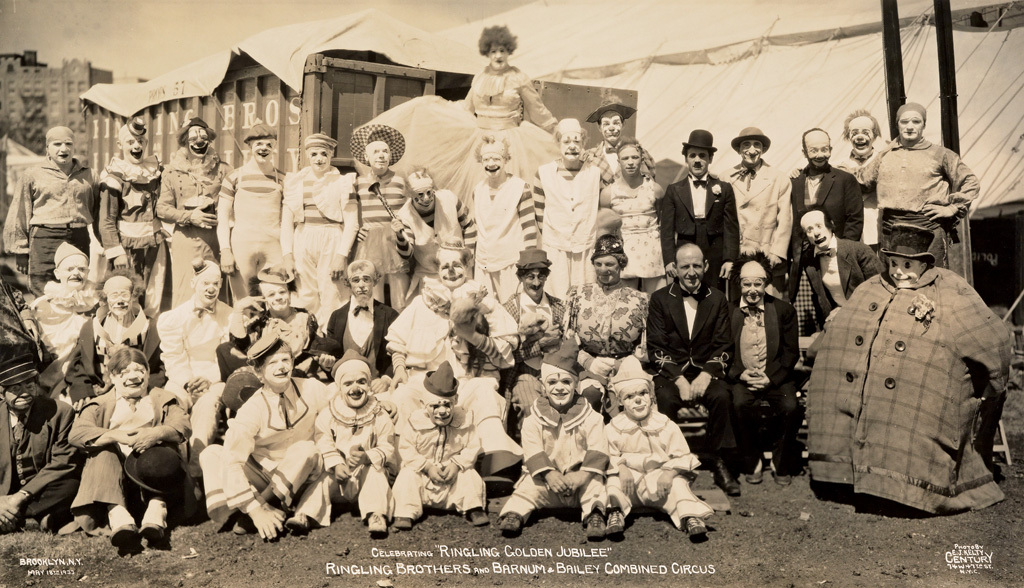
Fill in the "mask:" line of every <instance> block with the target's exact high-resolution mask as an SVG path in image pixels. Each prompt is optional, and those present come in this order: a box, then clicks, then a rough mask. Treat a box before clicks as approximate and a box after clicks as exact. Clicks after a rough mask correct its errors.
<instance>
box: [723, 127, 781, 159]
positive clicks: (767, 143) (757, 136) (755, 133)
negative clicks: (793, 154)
mask: <svg viewBox="0 0 1024 588" xmlns="http://www.w3.org/2000/svg"><path fill="white" fill-rule="evenodd" d="M747 140H751V141H760V142H761V145H763V146H764V151H765V153H767V152H768V148H769V147H771V146H772V140H771V139H769V138H768V137H767V136H766V135H765V134H764V133H762V132H761V129H759V128H757V127H747V128H745V129H743V130H742V131H740V134H739V136H738V137H736V138H735V139H733V140H732V148H733V150H734V151H739V150H740V143H742V142H744V141H747Z"/></svg>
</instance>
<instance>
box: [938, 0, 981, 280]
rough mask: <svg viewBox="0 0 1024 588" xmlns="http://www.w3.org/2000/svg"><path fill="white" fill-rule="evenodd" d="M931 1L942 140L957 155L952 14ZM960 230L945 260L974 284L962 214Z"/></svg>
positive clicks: (943, 1)
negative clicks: (937, 67) (948, 259)
mask: <svg viewBox="0 0 1024 588" xmlns="http://www.w3.org/2000/svg"><path fill="white" fill-rule="evenodd" d="M934 5H935V44H936V47H937V48H938V52H939V104H940V106H941V109H942V144H943V145H945V147H946V148H947V149H949V150H950V151H953V152H955V153H957V154H958V155H959V153H960V123H959V119H958V117H957V101H956V60H955V59H954V56H953V18H952V16H951V15H950V9H949V0H934ZM957 229H958V231H959V232H960V243H959V244H954V245H953V246H952V247H950V250H949V252H948V255H950V256H953V255H956V256H959V257H960V260H958V263H954V262H952V260H950V262H951V263H949V266H950V267H953V268H956V267H958V266H959V267H961V268H963V277H964V279H965V280H967V282H968V283H969V284H971V285H973V284H974V271H973V270H974V268H973V267H972V263H973V258H972V255H971V246H970V243H971V230H970V223H968V222H967V219H966V218H964V219H962V220H961V221H960V226H959V227H957Z"/></svg>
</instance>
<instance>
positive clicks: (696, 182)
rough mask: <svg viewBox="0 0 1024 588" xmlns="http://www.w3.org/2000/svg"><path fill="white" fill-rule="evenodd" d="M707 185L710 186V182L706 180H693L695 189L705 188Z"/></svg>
mask: <svg viewBox="0 0 1024 588" xmlns="http://www.w3.org/2000/svg"><path fill="white" fill-rule="evenodd" d="M707 185H708V181H707V180H706V179H704V180H696V179H695V180H693V187H694V188H704V187H706V186H707Z"/></svg>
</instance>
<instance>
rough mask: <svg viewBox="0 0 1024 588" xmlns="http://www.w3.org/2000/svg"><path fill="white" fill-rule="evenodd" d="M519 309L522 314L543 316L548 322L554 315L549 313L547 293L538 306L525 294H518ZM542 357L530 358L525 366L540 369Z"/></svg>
mask: <svg viewBox="0 0 1024 588" xmlns="http://www.w3.org/2000/svg"><path fill="white" fill-rule="evenodd" d="M519 308H521V309H523V313H524V314H525V313H527V312H532V313H534V314H536V315H538V316H543V317H544V318H546V319H548V322H550V321H552V320H553V319H554V315H553V314H552V312H551V303H550V302H549V301H548V295H547V293H545V294H543V295H542V296H541V298H540V304H537V303H535V302H534V301H533V299H532V298H530V297H529V296H528V295H527V294H526V292H523V293H521V294H519ZM543 359H544V358H543V357H542V356H539V355H538V356H536V357H531V358H529V359H527V360H526V365H528V366H530V367H532V368H534V369H538V370H539V369H540V364H541V363H542V361H543Z"/></svg>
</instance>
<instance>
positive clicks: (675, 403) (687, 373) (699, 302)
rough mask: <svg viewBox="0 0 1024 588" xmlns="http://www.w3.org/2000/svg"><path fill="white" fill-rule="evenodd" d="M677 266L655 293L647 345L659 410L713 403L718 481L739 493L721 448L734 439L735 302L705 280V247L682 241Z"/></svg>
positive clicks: (712, 448) (711, 446)
mask: <svg viewBox="0 0 1024 588" xmlns="http://www.w3.org/2000/svg"><path fill="white" fill-rule="evenodd" d="M675 267H676V268H677V271H678V276H677V277H676V279H675V280H673V281H672V282H671V283H670V284H669V285H668V286H666V287H664V288H662V289H660V290H658V291H657V292H655V293H654V294H651V301H650V306H649V308H648V313H647V350H648V354H649V355H650V357H651V360H652V361H653V362H655V363H656V364H657V365H658V373H657V375H655V376H654V394H655V397H656V399H657V401H658V410H659V411H661V412H662V413H663V414H665V415H666V416H668V417H669V418H671V419H673V420H677V418H678V414H679V410H680V409H681V408H683V407H684V406H685V405H686V404H687V403H690V402H693V401H696V402H700V403H701V404H703V405H704V407H705V408H707V409H708V424H707V435H706V438H705V441H704V451H705V453H707V454H708V457H709V458H710V465H711V470H712V472H713V474H714V477H715V484H717V485H718V486H719V487H720V488H722V490H724V491H725V492H726V494H728V495H729V496H739V494H740V485H739V482H737V481H736V479H735V478H734V477H733V476H732V474H731V473H730V472H729V469H728V468H727V467H726V465H725V462H724V461H722V457H721V450H722V449H723V448H724V447H731V446H733V443H734V435H733V430H732V422H731V413H732V400H731V397H730V395H729V387H728V386H727V385H726V383H725V382H724V381H723V378H725V375H726V369H727V367H728V366H727V364H728V361H729V358H730V357H731V355H732V338H731V333H730V329H729V305H728V303H727V302H726V300H725V295H724V294H722V292H721V291H720V290H717V289H715V288H711V287H709V286H707V284H704V283H703V280H704V272H705V271H707V268H708V263H707V261H706V260H705V259H704V254H703V253H702V252H701V250H700V248H699V247H697V246H696V245H694V244H692V243H687V244H684V245H683V246H681V247H680V248H679V251H678V252H677V253H676V255H675Z"/></svg>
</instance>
